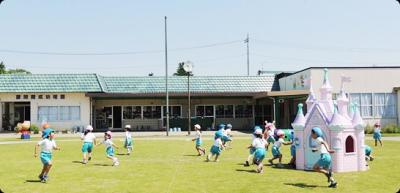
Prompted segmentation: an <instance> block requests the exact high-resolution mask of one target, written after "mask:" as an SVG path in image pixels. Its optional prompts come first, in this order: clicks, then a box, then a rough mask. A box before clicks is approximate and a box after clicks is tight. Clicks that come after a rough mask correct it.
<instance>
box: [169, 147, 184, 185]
mask: <svg viewBox="0 0 400 193" xmlns="http://www.w3.org/2000/svg"><path fill="white" fill-rule="evenodd" d="M185 153H186V150H185V151H184V152H183V154H182V155H185ZM178 162H183V156H180V158H179V160H178ZM175 165H176V166H175V172H174V175H173V176H172V179H171V182H170V183H169V186H168V189H167V193H169V192H170V191H171V187H172V184H174V182H175V179H176V174H177V173H178V168H179V164H177V163H175Z"/></svg>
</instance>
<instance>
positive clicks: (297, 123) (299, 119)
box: [292, 103, 306, 129]
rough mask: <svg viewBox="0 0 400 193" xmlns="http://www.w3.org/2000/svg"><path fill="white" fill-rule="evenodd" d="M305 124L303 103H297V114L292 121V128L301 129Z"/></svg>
mask: <svg viewBox="0 0 400 193" xmlns="http://www.w3.org/2000/svg"><path fill="white" fill-rule="evenodd" d="M305 124H306V118H305V117H304V113H303V104H301V103H299V104H298V105H297V115H296V118H295V119H294V121H293V123H292V127H293V128H294V129H303V128H304V126H305Z"/></svg>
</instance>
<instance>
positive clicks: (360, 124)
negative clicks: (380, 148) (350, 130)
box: [352, 103, 365, 129]
mask: <svg viewBox="0 0 400 193" xmlns="http://www.w3.org/2000/svg"><path fill="white" fill-rule="evenodd" d="M354 107H355V113H354V117H353V120H352V123H353V126H354V128H356V129H363V128H364V126H365V124H364V121H363V119H362V118H361V114H360V111H359V110H358V105H357V103H355V104H354Z"/></svg>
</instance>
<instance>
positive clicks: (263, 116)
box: [254, 104, 273, 124]
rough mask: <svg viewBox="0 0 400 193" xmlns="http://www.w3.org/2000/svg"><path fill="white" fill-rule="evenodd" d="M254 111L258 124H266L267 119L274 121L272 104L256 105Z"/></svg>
mask: <svg viewBox="0 0 400 193" xmlns="http://www.w3.org/2000/svg"><path fill="white" fill-rule="evenodd" d="M254 111H255V115H254V116H255V118H256V120H257V124H264V121H265V120H268V121H272V115H273V108H272V105H270V104H266V105H255V106H254Z"/></svg>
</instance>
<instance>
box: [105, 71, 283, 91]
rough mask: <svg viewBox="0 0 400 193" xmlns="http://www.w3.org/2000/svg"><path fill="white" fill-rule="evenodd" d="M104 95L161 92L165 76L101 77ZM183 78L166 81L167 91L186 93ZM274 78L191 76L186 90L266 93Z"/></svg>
mask: <svg viewBox="0 0 400 193" xmlns="http://www.w3.org/2000/svg"><path fill="white" fill-rule="evenodd" d="M101 79H102V80H103V82H104V91H105V92H106V93H162V92H165V77H151V76H148V77H123V76H118V77H109V76H102V77H101ZM187 81H188V80H187V77H186V76H173V77H169V79H168V86H169V87H168V90H169V91H170V92H187ZM278 87H279V85H277V81H275V76H274V75H271V76H192V77H190V90H191V92H193V93H196V92H197V93H238V92H247V93H254V92H266V91H271V90H273V89H274V90H275V89H279V88H278Z"/></svg>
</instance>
